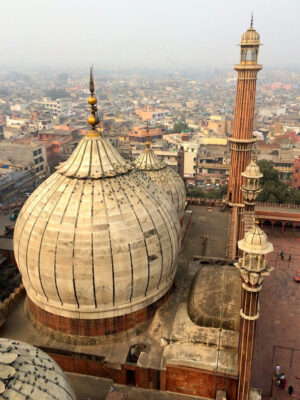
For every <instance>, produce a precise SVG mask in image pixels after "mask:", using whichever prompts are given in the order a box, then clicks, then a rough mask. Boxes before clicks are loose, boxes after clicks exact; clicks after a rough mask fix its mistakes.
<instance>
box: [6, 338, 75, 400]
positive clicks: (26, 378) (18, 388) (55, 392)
mask: <svg viewBox="0 0 300 400" xmlns="http://www.w3.org/2000/svg"><path fill="white" fill-rule="evenodd" d="M0 398H1V399H6V400H15V399H30V400H42V399H43V400H53V399H59V400H75V399H76V397H75V394H74V392H73V389H72V387H71V385H70V383H69V381H68V380H67V378H66V376H65V375H64V373H63V371H62V370H61V368H60V367H59V366H58V365H57V364H56V362H55V361H53V360H52V358H51V357H49V356H48V355H47V354H46V353H44V352H43V351H41V350H40V349H37V348H36V347H33V346H30V345H29V344H26V343H23V342H19V341H15V340H11V339H2V338H1V339H0Z"/></svg>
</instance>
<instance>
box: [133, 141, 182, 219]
mask: <svg viewBox="0 0 300 400" xmlns="http://www.w3.org/2000/svg"><path fill="white" fill-rule="evenodd" d="M133 164H134V166H135V167H136V168H137V169H138V170H140V171H144V172H145V173H146V174H147V175H148V176H149V178H150V179H151V180H152V181H153V182H155V183H156V184H157V185H158V186H159V187H160V188H162V189H163V190H164V191H165V192H166V193H167V195H168V196H169V198H170V200H171V201H172V203H173V205H174V207H175V209H176V211H177V213H178V216H179V218H182V217H183V213H184V207H185V202H186V192H185V186H184V183H183V180H182V179H181V177H180V176H179V175H178V174H177V173H176V172H175V171H174V170H173V169H172V168H171V167H168V166H167V165H166V164H164V163H162V162H160V161H159V160H158V158H157V157H156V155H155V153H154V152H153V150H152V149H151V148H150V144H149V143H147V146H146V149H145V150H144V151H143V152H142V153H141V154H140V155H139V157H137V159H136V160H135V161H134V163H133Z"/></svg>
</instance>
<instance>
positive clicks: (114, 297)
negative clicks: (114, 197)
mask: <svg viewBox="0 0 300 400" xmlns="http://www.w3.org/2000/svg"><path fill="white" fill-rule="evenodd" d="M99 182H100V186H101V190H102V198H103V204H104V209H105V216H106V223H107V227H108V229H107V231H108V240H109V248H110V260H111V274H112V295H113V306H115V303H116V288H115V269H114V268H115V267H114V256H113V251H112V244H111V231H110V224H109V219H108V213H107V204H106V199H105V196H104V190H103V181H102V179H100V180H99Z"/></svg>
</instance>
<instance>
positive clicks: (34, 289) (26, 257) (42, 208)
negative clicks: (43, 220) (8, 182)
mask: <svg viewBox="0 0 300 400" xmlns="http://www.w3.org/2000/svg"><path fill="white" fill-rule="evenodd" d="M61 178H62V180H64V179H65V177H63V176H61ZM54 183H55V184H57V180H54ZM60 184H61V182H58V184H57V188H58V187H59V186H60ZM53 186H55V185H53ZM53 186H52V187H51V188H53ZM47 194H49V190H47V191H46V192H45V195H47ZM43 198H44V196H43ZM39 204H41V199H40V200H39V202H38V205H39ZM47 204H48V201H46V202H45V204H44V205H41V209H40V211H39V213H38V216H37V217H36V219H35V221H34V223H33V225H32V227H31V230H30V233H29V236H28V240H27V245H26V252H25V259H26V261H25V263H26V271H27V276H28V280H29V282H30V285H31V287H32V289H33V291H34V292H35V293H36V294H37V290H36V288H35V287H34V286H33V284H32V282H31V278H30V275H29V268H28V248H29V243H30V238H31V235H32V232H33V229H34V227H35V225H36V223H37V221H38V220H39V218H40V215H41V213H42V212H43V211H44V208H45V207H46V206H47ZM30 216H31V214H30V215H29V216H28V219H29V217H30ZM23 226H25V224H24V225H23Z"/></svg>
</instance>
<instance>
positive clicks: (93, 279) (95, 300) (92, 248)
mask: <svg viewBox="0 0 300 400" xmlns="http://www.w3.org/2000/svg"><path fill="white" fill-rule="evenodd" d="M91 185H92V188H91V192H90V195H91V264H92V283H93V295H94V305H95V308H97V307H98V305H97V296H96V283H95V260H94V181H92V182H91Z"/></svg>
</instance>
